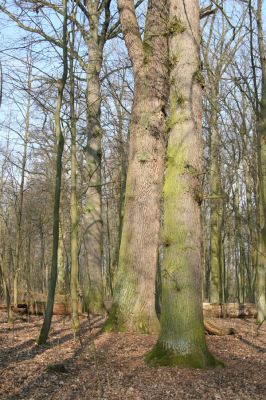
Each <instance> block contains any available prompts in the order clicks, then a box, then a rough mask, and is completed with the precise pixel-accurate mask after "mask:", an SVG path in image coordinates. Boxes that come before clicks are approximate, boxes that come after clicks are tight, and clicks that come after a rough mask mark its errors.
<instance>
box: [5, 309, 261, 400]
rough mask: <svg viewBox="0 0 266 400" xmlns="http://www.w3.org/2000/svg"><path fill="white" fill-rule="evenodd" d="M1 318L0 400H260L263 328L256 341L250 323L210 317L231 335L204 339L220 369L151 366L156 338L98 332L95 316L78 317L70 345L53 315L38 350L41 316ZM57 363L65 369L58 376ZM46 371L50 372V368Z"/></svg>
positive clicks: (66, 329)
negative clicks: (9, 320) (146, 360)
mask: <svg viewBox="0 0 266 400" xmlns="http://www.w3.org/2000/svg"><path fill="white" fill-rule="evenodd" d="M4 318H5V315H2V316H1V317H0V399H3V400H17V399H25V400H41V399H50V400H79V399H80V400H100V399H101V400H127V399H129V400H161V399H166V400H167V399H177V400H186V399H193V400H199V399H202V400H231V399H232V400H246V399H247V400H248V399H250V400H257V399H258V400H259V399H261V400H262V399H263V400H264V399H265V396H266V323H264V324H263V325H262V327H261V329H260V331H259V335H258V336H256V326H255V323H254V320H253V319H246V320H240V319H226V320H222V319H219V320H218V319H211V320H210V321H211V322H213V323H215V324H217V325H218V326H219V327H221V328H228V327H233V328H234V329H235V330H236V335H232V336H208V337H207V341H208V345H209V348H210V350H211V351H212V352H213V353H214V354H215V355H216V356H217V357H218V358H220V359H221V360H223V361H224V362H225V364H226V365H227V367H226V368H218V369H212V370H211V369H207V370H192V369H180V368H168V367H164V368H151V367H148V366H147V365H146V364H145V363H144V361H143V355H144V354H145V353H146V352H147V351H148V350H149V349H150V348H151V347H152V346H153V344H154V343H155V341H156V337H155V336H151V335H141V334H134V335H132V334H122V333H119V334H115V333H111V334H106V333H104V334H101V332H100V328H99V327H100V326H101V324H102V323H103V319H102V318H101V317H94V318H93V319H92V320H91V321H88V320H87V319H86V320H83V321H82V323H81V327H82V329H81V335H80V338H79V339H76V340H74V338H73V333H72V331H71V322H70V319H69V318H63V317H57V316H55V317H54V318H53V324H52V332H51V335H50V340H49V342H48V344H47V345H45V346H40V347H37V346H36V344H35V340H36V338H37V336H38V332H39V330H40V326H41V322H42V319H41V317H33V316H31V317H30V321H29V322H26V321H22V320H21V319H20V320H17V321H15V324H14V329H13V328H12V327H10V326H9V325H8V324H6V323H4V320H5V319H4ZM57 364H59V367H60V366H61V364H62V365H63V366H64V367H65V370H66V371H65V372H57V371H55V370H54V369H55V368H54V367H53V366H54V365H57ZM49 370H50V371H49Z"/></svg>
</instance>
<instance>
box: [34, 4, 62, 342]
mask: <svg viewBox="0 0 266 400" xmlns="http://www.w3.org/2000/svg"><path fill="white" fill-rule="evenodd" d="M63 9H64V21H63V73H62V78H61V79H60V81H59V87H58V98H57V105H56V112H55V126H56V137H57V138H58V143H57V157H56V176H55V192H54V210H53V245H52V261H51V272H50V280H49V286H48V296H47V305H46V310H45V316H44V321H43V324H42V328H41V331H40V335H39V338H38V340H37V344H38V345H41V344H45V343H46V341H47V338H48V335H49V330H50V326H51V321H52V316H53V306H54V297H55V288H56V281H57V262H58V239H59V219H60V194H61V175H62V156H63V150H64V136H63V132H62V129H61V116H60V114H61V108H62V102H63V92H64V87H65V84H66V80H67V0H63Z"/></svg>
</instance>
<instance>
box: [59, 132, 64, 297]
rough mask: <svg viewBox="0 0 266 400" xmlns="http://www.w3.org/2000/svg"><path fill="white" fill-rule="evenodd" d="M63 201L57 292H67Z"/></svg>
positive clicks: (60, 219) (60, 218) (60, 222)
mask: <svg viewBox="0 0 266 400" xmlns="http://www.w3.org/2000/svg"><path fill="white" fill-rule="evenodd" d="M57 140H58V139H57ZM62 208H63V207H62V202H61V212H60V217H59V236H58V255H57V261H58V262H57V269H58V274H57V293H58V294H61V295H62V294H64V293H65V260H64V240H63V229H64V228H63V212H62Z"/></svg>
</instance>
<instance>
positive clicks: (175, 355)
mask: <svg viewBox="0 0 266 400" xmlns="http://www.w3.org/2000/svg"><path fill="white" fill-rule="evenodd" d="M144 360H145V362H146V363H147V364H149V365H151V366H154V367H157V366H179V367H183V368H210V367H224V366H225V365H224V363H223V362H222V361H219V360H217V359H216V358H215V357H214V356H213V355H212V354H211V353H210V352H209V351H208V350H204V351H201V350H200V349H199V351H197V352H196V351H195V352H193V353H189V354H181V353H179V352H175V351H174V350H170V349H166V348H165V347H164V346H163V344H162V343H160V342H157V343H156V345H155V346H154V348H153V349H152V350H151V351H150V352H148V353H147V354H146V356H145V358H144Z"/></svg>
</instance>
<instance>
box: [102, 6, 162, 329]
mask: <svg viewBox="0 0 266 400" xmlns="http://www.w3.org/2000/svg"><path fill="white" fill-rule="evenodd" d="M118 7H119V12H120V20H121V27H122V31H123V34H124V38H125V42H126V46H127V49H128V53H129V56H130V58H131V61H132V65H133V72H134V81H135V90H134V99H133V108H132V114H131V124H130V143H129V161H128V173H127V181H126V193H125V206H124V207H125V208H124V210H125V211H124V221H123V228H122V238H121V245H120V253H119V264H118V271H117V276H116V278H115V288H114V304H113V307H112V309H111V314H110V318H109V320H108V322H107V324H106V329H118V330H126V331H140V332H155V331H158V328H159V322H158V319H157V316H156V313H155V277H156V266H157V258H158V243H159V230H160V203H161V190H162V182H163V170H164V153H165V131H166V124H165V112H166V111H165V110H166V106H167V99H168V86H169V83H168V82H169V76H168V75H169V72H168V59H167V53H168V52H167V50H168V48H167V17H168V3H167V1H164V0H156V1H153V2H152V1H149V3H148V12H147V19H146V25H145V34H144V40H143V41H142V39H141V35H140V32H139V28H138V25H137V20H136V15H135V10H134V2H133V1H125V0H120V1H118Z"/></svg>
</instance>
